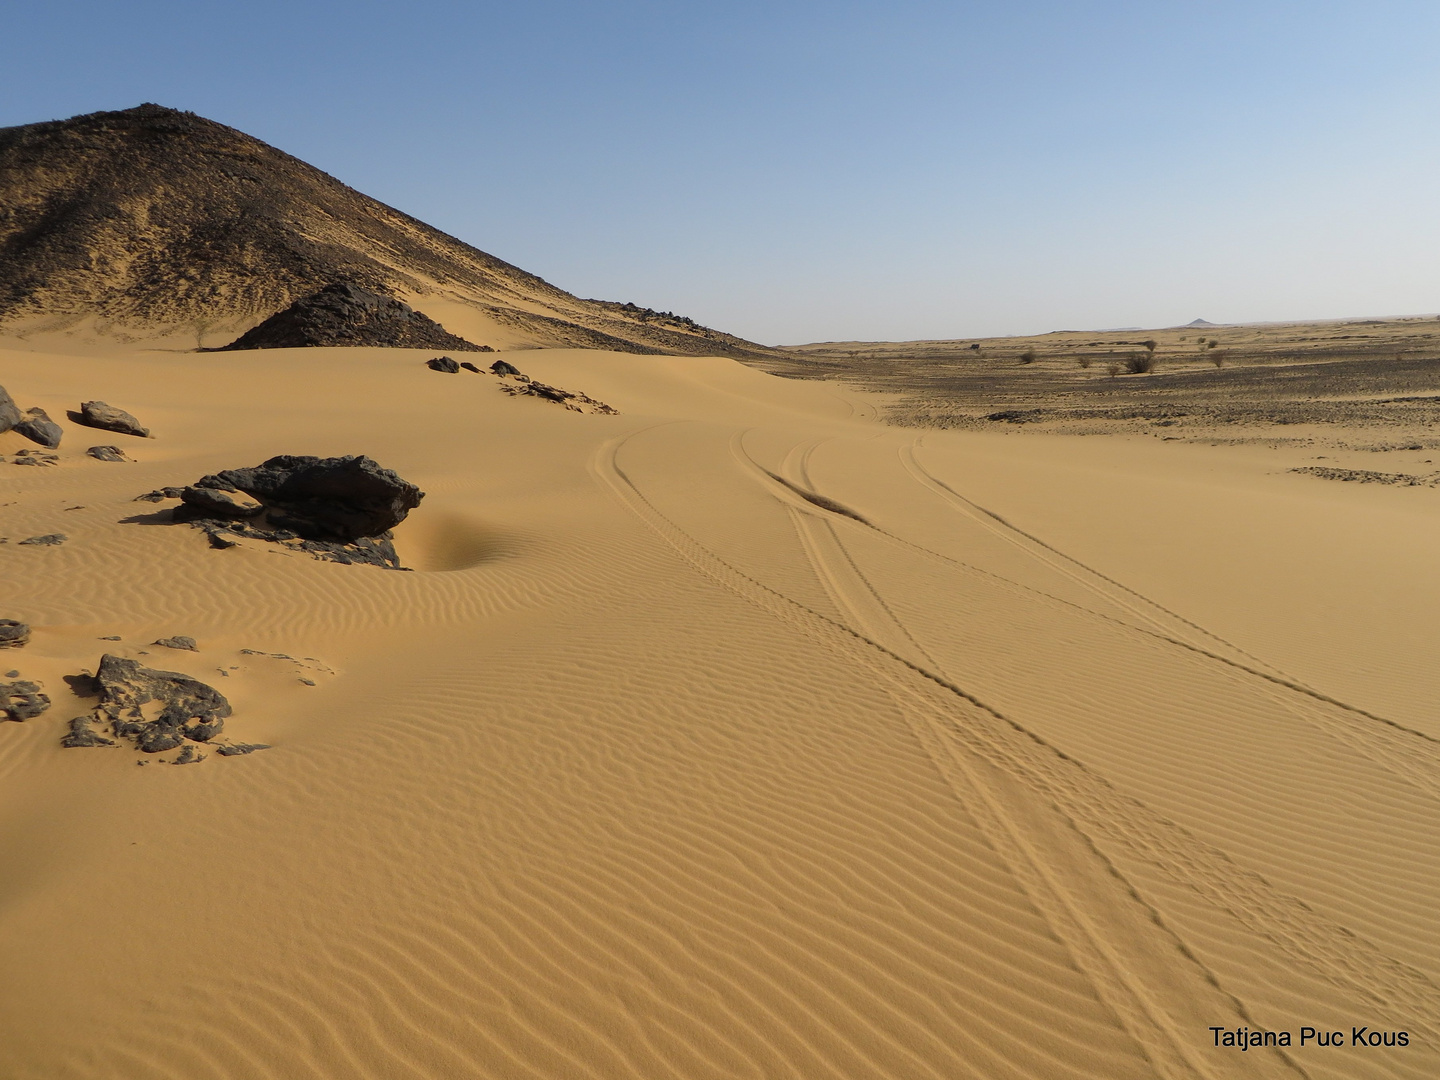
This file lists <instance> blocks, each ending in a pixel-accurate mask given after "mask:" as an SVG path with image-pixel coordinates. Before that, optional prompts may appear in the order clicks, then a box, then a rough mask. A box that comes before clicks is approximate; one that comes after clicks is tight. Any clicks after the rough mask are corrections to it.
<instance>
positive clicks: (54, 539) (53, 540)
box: [20, 533, 70, 547]
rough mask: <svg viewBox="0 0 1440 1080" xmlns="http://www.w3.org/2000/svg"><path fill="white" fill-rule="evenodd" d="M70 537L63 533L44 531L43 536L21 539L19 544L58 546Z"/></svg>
mask: <svg viewBox="0 0 1440 1080" xmlns="http://www.w3.org/2000/svg"><path fill="white" fill-rule="evenodd" d="M69 539H70V538H69V537H68V536H66V535H65V534H64V533H46V534H45V535H44V536H32V537H30V538H29V539H28V540H21V541H20V543H21V544H32V545H35V546H37V547H58V546H59V545H61V544H63V543H65V541H66V540H69Z"/></svg>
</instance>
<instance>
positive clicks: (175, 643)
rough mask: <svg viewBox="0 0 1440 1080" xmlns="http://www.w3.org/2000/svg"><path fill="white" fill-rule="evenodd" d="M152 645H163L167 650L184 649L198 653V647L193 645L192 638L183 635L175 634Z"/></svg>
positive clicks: (193, 640)
mask: <svg viewBox="0 0 1440 1080" xmlns="http://www.w3.org/2000/svg"><path fill="white" fill-rule="evenodd" d="M153 644H156V645H163V646H164V647H165V648H167V649H185V650H187V651H188V652H199V651H200V646H199V645H197V644H195V639H194V638H193V637H186V636H185V635H184V634H176V635H175V636H174V637H162V638H159V639H158V640H156V641H155V642H154V643H153Z"/></svg>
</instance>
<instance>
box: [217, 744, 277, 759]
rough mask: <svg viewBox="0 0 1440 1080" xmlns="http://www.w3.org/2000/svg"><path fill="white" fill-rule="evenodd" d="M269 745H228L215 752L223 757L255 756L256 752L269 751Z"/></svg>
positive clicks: (218, 747)
mask: <svg viewBox="0 0 1440 1080" xmlns="http://www.w3.org/2000/svg"><path fill="white" fill-rule="evenodd" d="M269 749H270V744H269V743H243V742H242V743H226V744H225V745H224V746H217V747H215V752H216V753H217V754H219V755H220V756H221V757H238V756H239V755H241V754H253V753H254V752H255V751H256V750H269Z"/></svg>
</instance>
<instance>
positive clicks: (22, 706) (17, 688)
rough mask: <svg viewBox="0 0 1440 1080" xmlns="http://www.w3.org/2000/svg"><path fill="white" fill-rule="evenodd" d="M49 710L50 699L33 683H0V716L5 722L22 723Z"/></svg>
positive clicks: (38, 685)
mask: <svg viewBox="0 0 1440 1080" xmlns="http://www.w3.org/2000/svg"><path fill="white" fill-rule="evenodd" d="M48 708H50V699H49V698H48V697H46V696H45V695H44V694H42V693H41V692H40V684H39V683H33V682H13V683H0V715H3V716H4V717H5V719H6V720H15V721H24V720H29V719H30V718H31V717H34V716H39V715H40V714H41V713H43V712H44V711H45V710H46V709H48Z"/></svg>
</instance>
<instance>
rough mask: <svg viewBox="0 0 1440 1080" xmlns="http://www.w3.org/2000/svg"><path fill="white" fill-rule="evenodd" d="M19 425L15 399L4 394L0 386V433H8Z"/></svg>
mask: <svg viewBox="0 0 1440 1080" xmlns="http://www.w3.org/2000/svg"><path fill="white" fill-rule="evenodd" d="M18 423H20V406H18V405H16V404H15V399H14V398H12V397H11V396H10V395H9V394H8V393H6V392H5V388H4V387H3V386H0V431H9V430H10V429H11V428H13V427H14V426H15V425H16V424H18Z"/></svg>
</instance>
